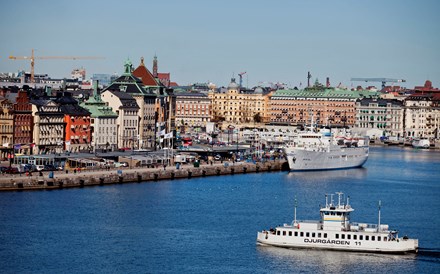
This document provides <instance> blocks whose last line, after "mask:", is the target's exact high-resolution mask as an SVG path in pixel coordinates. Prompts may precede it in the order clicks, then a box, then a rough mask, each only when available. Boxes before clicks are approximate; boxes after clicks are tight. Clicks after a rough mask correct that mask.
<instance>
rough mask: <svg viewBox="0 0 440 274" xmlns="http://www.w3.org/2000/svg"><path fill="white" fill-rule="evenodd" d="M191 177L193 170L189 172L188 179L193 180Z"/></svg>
mask: <svg viewBox="0 0 440 274" xmlns="http://www.w3.org/2000/svg"><path fill="white" fill-rule="evenodd" d="M191 176H192V172H191V170H188V179H191Z"/></svg>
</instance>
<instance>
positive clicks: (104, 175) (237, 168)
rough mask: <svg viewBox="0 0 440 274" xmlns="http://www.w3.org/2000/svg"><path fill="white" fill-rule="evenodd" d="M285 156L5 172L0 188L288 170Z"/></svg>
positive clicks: (131, 181)
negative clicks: (51, 173) (40, 172)
mask: <svg viewBox="0 0 440 274" xmlns="http://www.w3.org/2000/svg"><path fill="white" fill-rule="evenodd" d="M287 167H288V165H287V162H286V161H285V160H274V161H273V160H271V161H266V162H257V163H247V162H239V163H234V164H231V163H229V164H213V165H208V164H205V165H201V166H199V167H194V166H188V165H183V166H181V167H180V168H179V169H177V168H176V167H167V168H133V169H130V168H125V169H120V170H116V169H113V170H110V171H108V170H93V171H81V172H77V173H72V172H70V173H63V172H61V171H59V172H55V173H54V176H53V178H49V177H48V174H47V173H45V174H44V176H35V175H36V174H35V173H34V175H33V176H26V175H24V174H21V175H6V174H3V176H1V178H0V191H17V190H18V191H22V190H44V189H62V188H72V187H86V186H103V185H111V184H123V183H136V182H137V183H141V182H152V181H160V180H174V179H191V178H193V177H206V176H221V175H234V174H243V173H258V172H270V171H281V170H288V168H287Z"/></svg>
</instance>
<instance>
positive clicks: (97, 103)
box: [80, 82, 118, 118]
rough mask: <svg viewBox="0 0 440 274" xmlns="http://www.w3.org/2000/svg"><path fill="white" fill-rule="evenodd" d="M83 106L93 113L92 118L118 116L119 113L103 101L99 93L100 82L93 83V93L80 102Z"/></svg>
mask: <svg viewBox="0 0 440 274" xmlns="http://www.w3.org/2000/svg"><path fill="white" fill-rule="evenodd" d="M80 106H81V107H83V108H85V109H87V110H88V111H89V112H90V113H91V114H90V117H92V118H99V117H118V115H117V114H116V113H115V112H113V109H112V108H111V107H109V106H107V104H106V103H105V102H104V101H102V99H101V96H100V95H99V94H98V83H97V82H94V83H93V95H92V96H90V98H89V99H88V100H87V101H84V102H82V103H81V104H80Z"/></svg>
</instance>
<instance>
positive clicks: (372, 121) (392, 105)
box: [355, 98, 405, 138]
mask: <svg viewBox="0 0 440 274" xmlns="http://www.w3.org/2000/svg"><path fill="white" fill-rule="evenodd" d="M355 107H356V121H355V127H357V128H361V129H372V128H374V129H379V130H381V131H382V132H383V134H382V135H383V136H395V137H398V138H401V137H403V136H404V134H403V119H404V111H405V110H404V107H403V102H402V101H400V100H397V99H378V98H374V99H372V98H364V99H360V100H358V101H357V102H356V106H355Z"/></svg>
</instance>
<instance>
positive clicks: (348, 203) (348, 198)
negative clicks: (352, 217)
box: [347, 196, 350, 207]
mask: <svg viewBox="0 0 440 274" xmlns="http://www.w3.org/2000/svg"><path fill="white" fill-rule="evenodd" d="M349 205H350V196H347V207H348V206H349Z"/></svg>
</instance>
